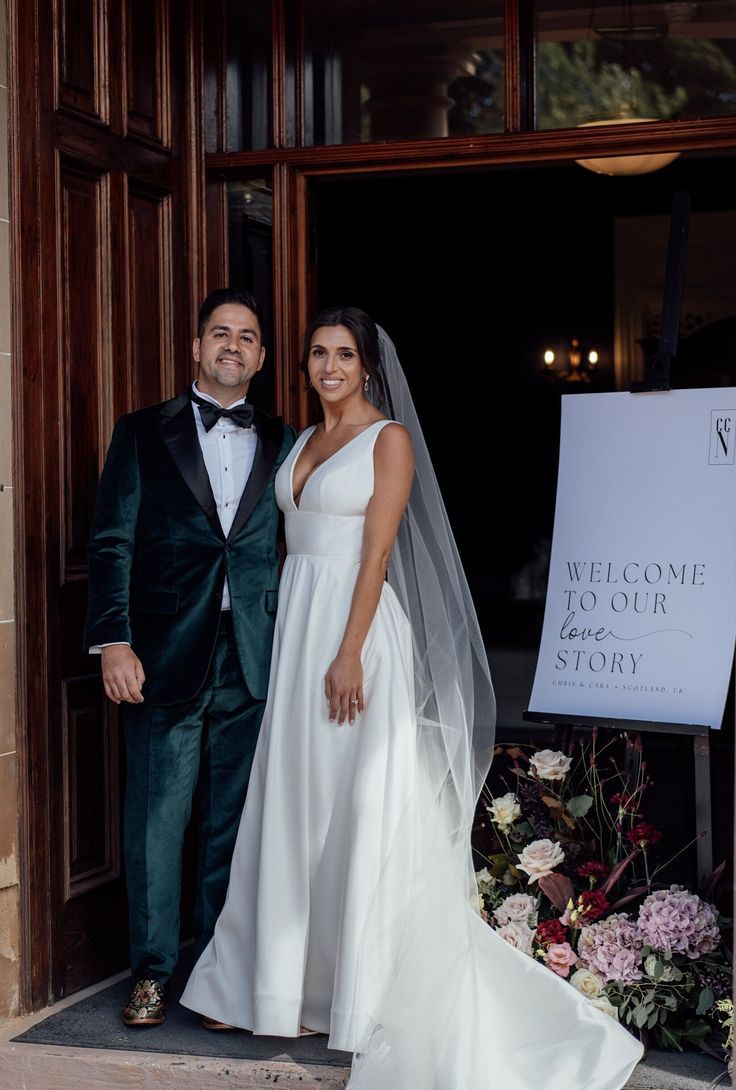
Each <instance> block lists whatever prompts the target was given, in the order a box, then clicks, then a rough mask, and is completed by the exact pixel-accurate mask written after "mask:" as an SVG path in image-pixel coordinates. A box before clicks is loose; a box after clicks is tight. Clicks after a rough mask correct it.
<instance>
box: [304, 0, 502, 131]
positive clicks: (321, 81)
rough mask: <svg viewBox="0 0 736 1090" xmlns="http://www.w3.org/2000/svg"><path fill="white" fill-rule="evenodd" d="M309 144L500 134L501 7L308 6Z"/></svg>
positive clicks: (470, 0) (418, 0)
mask: <svg viewBox="0 0 736 1090" xmlns="http://www.w3.org/2000/svg"><path fill="white" fill-rule="evenodd" d="M304 40H305V57H304V105H305V111H304V112H305V133H304V136H305V143H307V144H353V143H355V144H358V143H365V142H369V141H370V142H376V141H394V140H418V139H432V138H438V137H439V138H441V137H446V136H461V135H472V134H478V133H489V132H499V131H501V130H502V129H503V119H504V118H503V108H504V104H503V78H504V77H503V4H502V3H501V2H500V0H496V2H488V0H483V2H480V0H353V2H349V0H306V2H305V4H304Z"/></svg>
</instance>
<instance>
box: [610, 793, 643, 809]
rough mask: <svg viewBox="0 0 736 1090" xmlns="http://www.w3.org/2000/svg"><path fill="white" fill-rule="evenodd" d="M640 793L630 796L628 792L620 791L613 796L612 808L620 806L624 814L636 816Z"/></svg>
mask: <svg viewBox="0 0 736 1090" xmlns="http://www.w3.org/2000/svg"><path fill="white" fill-rule="evenodd" d="M638 793H639V792H638V791H637V792H635V793H634V794H633V795H630V794H629V793H628V791H619V792H618V794H616V795H611V806H618V808H619V810H623V811H624V813H627V814H635V813H636V811H637V810H638V808H639V800H638V799H637V797H636V796H637V795H638Z"/></svg>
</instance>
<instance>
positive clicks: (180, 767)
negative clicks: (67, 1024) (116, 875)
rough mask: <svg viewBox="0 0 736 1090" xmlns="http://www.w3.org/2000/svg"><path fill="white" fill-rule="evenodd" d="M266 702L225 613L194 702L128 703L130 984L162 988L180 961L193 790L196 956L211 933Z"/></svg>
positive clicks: (126, 835) (225, 882) (125, 720)
mask: <svg viewBox="0 0 736 1090" xmlns="http://www.w3.org/2000/svg"><path fill="white" fill-rule="evenodd" d="M263 708H264V702H263V701H261V700H255V699H254V698H253V697H252V696H251V694H250V693H249V691H248V689H247V686H246V684H245V681H244V679H243V672H242V670H241V667H240V662H239V660H238V654H237V649H236V646H235V640H234V637H233V634H232V622H231V619H230V616H229V614H227V613H224V614H223V615H222V620H221V624H220V631H219V632H218V635H217V642H216V645H215V650H214V654H213V656H212V662H211V664H210V670H209V673H208V675H207V679H206V681H205V684H204V685H203V687H202V688H201V689H200V691H199V693H197V695H196V696H195V697H194V698H193V699H192V700H190V701H188V702H187V703H185V704H176V705H172V706H169V707H153V706H148V705H146V704H145V703H143V704H125V705H123V729H124V733H125V747H126V754H127V766H128V779H127V786H126V792H125V814H124V831H123V843H124V852H125V869H126V881H127V889H128V912H129V921H130V963H131V968H132V972H133V979H134V980H146V979H149V978H150V979H153V980H158V981H160V982H161V983H162V984H166V982H167V981H168V979H169V977H170V976H171V974H172V972H173V971H174V966H175V965H176V961H177V957H178V954H179V925H180V920H179V916H180V907H179V906H180V900H181V870H182V848H183V843H184V832H185V830H186V827H187V825H188V824H189V819H190V816H191V811H192V801H193V798H194V793H195V788H197V787H198V791H197V795H198V798H199V800H200V806H201V826H200V843H199V866H198V875H197V900H196V908H195V924H196V944H197V953H200V952H201V951H202V950H203V949H204V947H205V946H206V945H207V943H208V942H209V940H210V938H211V937H212V933H213V931H214V927H215V922H216V921H217V917H218V915H219V914H220V910H221V909H222V906H223V904H224V902H225V894H226V893H227V885H228V879H229V876H230V861H231V858H232V853H233V847H234V845H235V837H236V834H237V831H238V824H239V822H240V815H241V811H242V809H243V803H244V801H245V793H246V790H247V787H248V777H249V776H250V768H251V764H252V762H253V754H254V752H255V748H256V742H257V740H258V731H259V728H260V725H261V718H262V716H263Z"/></svg>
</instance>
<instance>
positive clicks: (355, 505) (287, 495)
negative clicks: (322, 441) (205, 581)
mask: <svg viewBox="0 0 736 1090" xmlns="http://www.w3.org/2000/svg"><path fill="white" fill-rule="evenodd" d="M389 423H391V421H389V420H377V421H375V423H373V424H369V425H368V427H367V428H365V429H364V430H363V431H362V432H360V433H359V434H358V435H356V436H355V437H354V438H353V439H351V440H349V442H347V443H345V445H344V446H342V447H340V448H339V450H336V451H335V453H334V454H332V455H330V457H329V458H326V459H325V460H324V462H321V463H320V464H319V465H318V466H317V467H316V468H315V469H314V470H312V472H311V473H310V474H309V476H308V477H307V479H306V481H305V482H304V486H303V488H302V491H301V496H300V497H299V505H298V506H297V504H296V502H295V500H294V490H293V489H294V467H295V465H296V463H297V461H298V459H299V455H300V454H301V452H302V451H303V450H304V447H305V445H306V443H307V441H308V439H309V437H310V436H311V435H312V434H313V432H314V428H313V427H312V428H307V430H306V431H304V432H302V434H301V435H300V436H299V438H298V439H297V441H296V443H295V444H294V446H293V447H292V449H291V451H290V453H289V455H288V457H287V459H286V461H285V462H284V464H283V465H282V466H281V468H280V470H279V472H278V474H277V475H276V502H277V503H278V505H279V507H280V508H281V510H282V511H283V512H284V514H285V516H286V548H287V552H289V553H312V554H314V555H332V556H352V557H355V556H356V555H359V554H360V549H361V545H362V536H363V522H364V519H365V512H366V509H367V507H368V504H369V502H370V499H371V496H372V495H373V487H374V472H373V448H374V446H375V444H376V440H377V438H378V436H379V434H380V432H381V430H382V429H383V428H384V427H385V425H386V424H389Z"/></svg>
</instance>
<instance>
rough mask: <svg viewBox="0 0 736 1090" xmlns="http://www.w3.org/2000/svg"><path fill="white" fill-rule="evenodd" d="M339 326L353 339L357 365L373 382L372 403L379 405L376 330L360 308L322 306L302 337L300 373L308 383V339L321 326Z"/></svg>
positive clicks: (380, 381) (381, 389)
mask: <svg viewBox="0 0 736 1090" xmlns="http://www.w3.org/2000/svg"><path fill="white" fill-rule="evenodd" d="M335 325H342V326H345V328H346V329H349V330H350V332H351V333H352V335H353V336H354V337H355V343H356V345H357V346H358V354H359V356H360V362H361V363H362V364H363V367H364V368H365V370H366V372H367V373H368V375H369V377H370V380H371V383H373V384H374V385H373V396H372V397H371V400H372V401H373V403H374V404H377V405H380V404H382V402H383V399H384V386H383V379H382V378H381V350H380V348H379V346H378V328H377V326H376V323H375V322H374V321H373V319H372V318H371V316H370V315H369V314H366V312H365V311H364V310H361V309H360V307H325V308H324V310H321V311H320V312H319V314H318V315H317V317H316V318H315V319H314V321H313V322H312V324H311V325H310V327H309V329H308V330H307V332H306V333H305V334H304V349H303V352H302V359H301V363H300V364H299V369H300V371H301V372H302V373H303V374H304V376H305V377H306V379H307V381H309V349H310V348H311V346H312V337H313V336H314V334H315V333H316V331H317V330H318V329H320V328H321V327H322V326H335ZM376 395H377V396H376Z"/></svg>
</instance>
